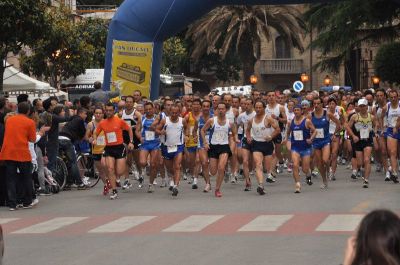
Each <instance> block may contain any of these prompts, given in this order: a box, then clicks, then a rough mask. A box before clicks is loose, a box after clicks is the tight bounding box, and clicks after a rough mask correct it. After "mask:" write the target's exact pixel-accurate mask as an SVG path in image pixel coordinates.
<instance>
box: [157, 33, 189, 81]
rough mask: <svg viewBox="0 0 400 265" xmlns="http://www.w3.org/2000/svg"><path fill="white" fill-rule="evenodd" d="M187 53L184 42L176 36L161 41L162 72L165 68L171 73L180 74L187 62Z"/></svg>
mask: <svg viewBox="0 0 400 265" xmlns="http://www.w3.org/2000/svg"><path fill="white" fill-rule="evenodd" d="M188 60H189V55H188V52H187V49H186V43H185V42H184V40H183V39H181V38H180V37H178V36H175V37H171V38H169V39H167V40H166V41H164V43H163V58H162V66H161V68H162V72H166V71H167V69H168V70H169V72H170V73H172V74H181V73H183V72H185V71H184V67H185V65H186V64H187V63H188Z"/></svg>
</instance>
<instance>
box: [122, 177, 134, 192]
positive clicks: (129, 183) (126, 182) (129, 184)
mask: <svg viewBox="0 0 400 265" xmlns="http://www.w3.org/2000/svg"><path fill="white" fill-rule="evenodd" d="M131 187H132V184H131V182H130V181H129V179H126V180H125V181H124V185H123V186H122V189H123V190H129V189H130V188H131Z"/></svg>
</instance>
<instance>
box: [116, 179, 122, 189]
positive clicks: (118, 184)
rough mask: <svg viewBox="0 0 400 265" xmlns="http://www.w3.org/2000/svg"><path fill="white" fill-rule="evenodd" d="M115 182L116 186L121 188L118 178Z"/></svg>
mask: <svg viewBox="0 0 400 265" xmlns="http://www.w3.org/2000/svg"><path fill="white" fill-rule="evenodd" d="M116 184H117V187H118V188H121V181H120V180H119V179H117V181H116Z"/></svg>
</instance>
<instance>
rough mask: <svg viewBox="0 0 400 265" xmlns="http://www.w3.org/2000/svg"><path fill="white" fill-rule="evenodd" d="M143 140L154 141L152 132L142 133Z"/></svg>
mask: <svg viewBox="0 0 400 265" xmlns="http://www.w3.org/2000/svg"><path fill="white" fill-rule="evenodd" d="M144 139H146V141H153V140H154V139H155V134H154V132H153V131H146V132H145V133H144Z"/></svg>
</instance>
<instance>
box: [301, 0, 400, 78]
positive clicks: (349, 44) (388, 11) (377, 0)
mask: <svg viewBox="0 0 400 265" xmlns="http://www.w3.org/2000/svg"><path fill="white" fill-rule="evenodd" d="M399 12H400V4H399V3H398V1H396V0H344V1H332V2H330V3H323V4H315V5H312V6H311V7H310V9H309V10H308V11H307V12H306V13H305V14H304V18H305V21H306V22H307V24H308V27H309V28H310V29H311V28H312V29H314V30H316V31H317V33H318V35H317V37H316V38H315V39H314V40H313V42H312V43H311V47H312V48H314V49H315V48H317V49H319V50H320V51H321V54H322V56H321V60H320V62H319V63H318V64H316V65H315V66H316V67H317V68H320V69H321V70H328V71H332V72H338V71H339V67H340V65H341V63H343V62H344V60H346V58H347V55H348V52H349V50H351V49H354V48H358V47H360V46H361V44H362V43H363V42H382V41H391V40H393V39H395V38H396V37H398V36H399V29H400V24H399V23H398V22H397V23H396V20H397V19H398V18H399Z"/></svg>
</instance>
